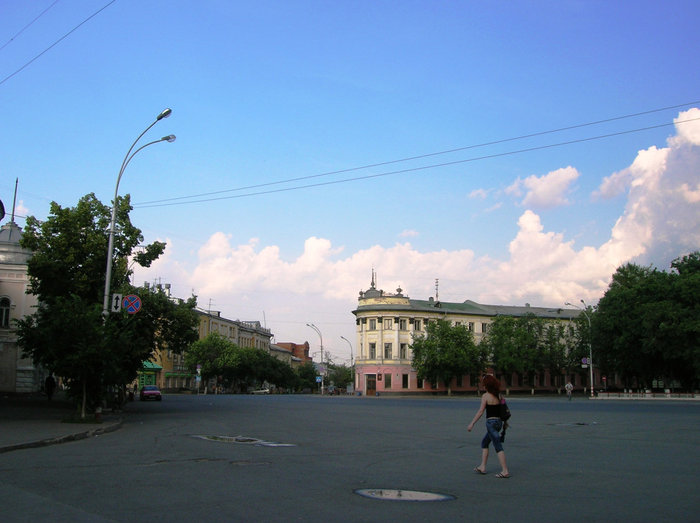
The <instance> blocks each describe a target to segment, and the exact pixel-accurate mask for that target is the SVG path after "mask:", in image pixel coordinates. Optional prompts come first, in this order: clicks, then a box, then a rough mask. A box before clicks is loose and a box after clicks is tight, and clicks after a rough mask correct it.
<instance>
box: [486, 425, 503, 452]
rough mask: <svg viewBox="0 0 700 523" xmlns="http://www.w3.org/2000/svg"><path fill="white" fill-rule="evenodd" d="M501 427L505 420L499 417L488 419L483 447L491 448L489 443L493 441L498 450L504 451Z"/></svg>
mask: <svg viewBox="0 0 700 523" xmlns="http://www.w3.org/2000/svg"><path fill="white" fill-rule="evenodd" d="M501 427H503V422H502V421H501V420H500V419H498V418H489V419H487V420H486V436H484V439H482V440H481V448H482V449H487V448H489V443H491V442H492V441H493V448H494V449H496V452H503V445H502V444H501V435H500V434H499V432H500V430H501Z"/></svg>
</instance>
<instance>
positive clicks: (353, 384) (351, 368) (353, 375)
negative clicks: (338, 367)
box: [340, 336, 355, 387]
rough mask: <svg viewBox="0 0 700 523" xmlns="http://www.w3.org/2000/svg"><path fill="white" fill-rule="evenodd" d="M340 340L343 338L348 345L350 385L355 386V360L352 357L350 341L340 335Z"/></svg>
mask: <svg viewBox="0 0 700 523" xmlns="http://www.w3.org/2000/svg"><path fill="white" fill-rule="evenodd" d="M340 339H341V340H345V341H346V342H347V343H348V345H349V346H350V377H352V386H353V387H354V386H355V362H354V360H353V357H352V343H350V340H349V339H347V338H346V337H345V336H341V337H340Z"/></svg>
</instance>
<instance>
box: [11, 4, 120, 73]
mask: <svg viewBox="0 0 700 523" xmlns="http://www.w3.org/2000/svg"><path fill="white" fill-rule="evenodd" d="M116 1H117V0H111V2H109V3H108V4H107V5H105V6H103V7H101V8H100V9H98V10H97V11H95V12H94V13H93V14H91V15H90V16H88V17H87V18H86V19H85V20H83V21H82V22H80V23H79V24H78V25H76V26H75V27H74V28H73V29H71V30H70V31H68V32H67V33H66V34H64V35H63V36H62V37H61V38H59V39H58V40H56V41H55V42H54V43H52V44H51V45H50V46H48V47H47V48H46V49H44V50H43V51H42V52H40V53H39V54H38V55H36V56H35V57H34V58H32V59H31V60H29V61H28V62H27V63H25V64H24V65H23V66H22V67H20V68H19V69H17V70H16V71H15V72H14V73H12V74H10V75H8V76H6V77H5V78H3V79H2V80H0V85H2V84H4V83H5V82H7V81H8V80H9V79H10V78H12V77H14V76H16V75H17V74H19V73H20V72H22V71H23V70H24V69H26V68H27V67H29V66H30V65H31V64H32V63H34V62H35V61H36V60H38V59H39V58H41V57H42V56H43V55H44V54H46V53H47V52H48V51H50V50H51V49H53V48H54V47H56V46H57V45H58V44H59V43H60V42H62V41H63V40H65V39H66V38H68V37H69V36H70V35H71V34H73V33H74V32H75V31H76V30H78V28H80V27H81V26H82V25H84V24H85V23H87V22H89V21H90V20H92V19H93V18H95V17H96V16H97V15H98V14H100V13H101V12H102V11H104V10H105V9H107V8H108V7H109V6H110V5H112V4H113V3H114V2H116Z"/></svg>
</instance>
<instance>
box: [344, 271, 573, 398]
mask: <svg viewBox="0 0 700 523" xmlns="http://www.w3.org/2000/svg"><path fill="white" fill-rule="evenodd" d="M352 312H353V314H354V315H355V318H356V321H355V323H356V344H357V347H358V353H357V358H356V360H355V390H357V391H359V392H361V393H362V394H365V395H369V396H374V395H379V394H417V393H426V392H428V393H429V392H443V391H446V390H447V387H446V385H445V384H444V383H438V384H431V383H429V382H427V381H424V380H419V379H418V377H417V374H416V370H415V369H413V367H412V364H411V362H412V359H413V353H412V350H411V345H412V344H413V339H414V336H416V335H418V334H422V335H423V334H425V327H426V324H427V323H428V322H430V321H435V320H446V321H449V322H451V323H452V324H453V325H459V324H462V325H465V326H467V328H468V329H469V330H470V331H471V332H472V333H473V335H474V340H475V342H476V343H477V344H478V343H479V342H480V341H481V340H482V338H483V337H484V335H485V334H486V333H487V332H488V329H489V325H490V324H491V322H492V321H493V319H494V318H495V317H496V316H499V315H501V316H516V317H517V316H524V315H526V314H533V315H535V316H538V317H543V318H546V319H550V320H552V321H555V320H559V321H562V320H571V319H573V318H575V317H576V316H577V315H578V314H579V311H578V310H575V309H561V308H559V309H553V308H543V307H531V306H530V305H529V304H526V305H525V306H524V307H514V306H505V305H482V304H479V303H476V302H473V301H471V300H467V301H464V302H462V303H446V302H439V301H437V300H435V299H433V298H429V299H428V300H413V299H410V298H409V297H408V296H406V295H404V294H403V291H402V289H400V288H399V289H397V290H396V293H395V294H390V293H386V292H384V291H383V290H378V289H377V288H376V286H375V279H374V274H373V276H372V283H371V285H370V288H369V289H368V290H367V291H362V292H360V296H359V299H358V306H357V309H355V310H354V311H352ZM479 370H484V369H479ZM475 372H478V371H476V370H475ZM479 378H480V376H478V375H476V374H473V375H468V376H463V377H461V378H458V379H457V380H456V381H455V382H454V383H452V387H451V388H452V391H453V392H476V391H477V390H478V380H479ZM548 379H549V376H543V377H542V380H543V383H542V384H538V387H545V386H550V384H549V383H547V381H548ZM551 386H552V387H553V386H554V384H551ZM515 388H516V389H517V387H515Z"/></svg>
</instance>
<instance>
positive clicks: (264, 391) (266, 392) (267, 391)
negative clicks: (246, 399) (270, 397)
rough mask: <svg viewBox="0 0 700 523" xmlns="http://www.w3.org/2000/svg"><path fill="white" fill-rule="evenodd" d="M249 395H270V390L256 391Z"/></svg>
mask: <svg viewBox="0 0 700 523" xmlns="http://www.w3.org/2000/svg"><path fill="white" fill-rule="evenodd" d="M250 393H251V394H270V389H258V390H253V391H251V392H250Z"/></svg>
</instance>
